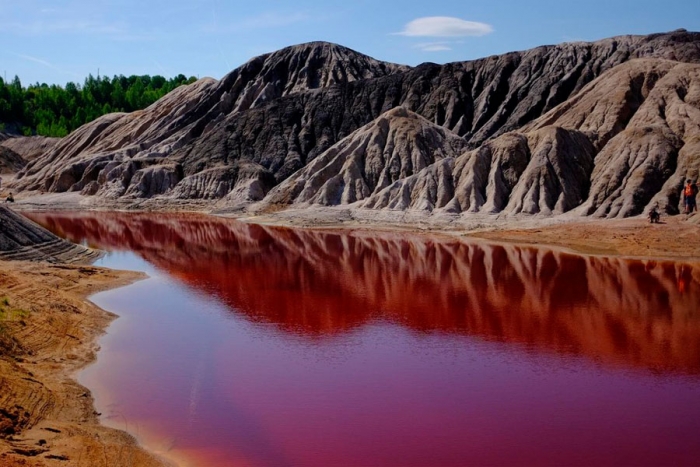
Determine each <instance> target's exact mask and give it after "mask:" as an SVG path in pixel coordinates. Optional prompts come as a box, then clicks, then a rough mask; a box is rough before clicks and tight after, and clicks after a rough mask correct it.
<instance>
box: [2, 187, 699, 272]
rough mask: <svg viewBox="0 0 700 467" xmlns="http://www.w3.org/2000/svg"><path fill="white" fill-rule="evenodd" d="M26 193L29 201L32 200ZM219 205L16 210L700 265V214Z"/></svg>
mask: <svg viewBox="0 0 700 467" xmlns="http://www.w3.org/2000/svg"><path fill="white" fill-rule="evenodd" d="M27 195H29V196H27ZM217 204H218V203H217V202H214V201H203V200H200V201H178V200H169V199H162V198H151V199H144V200H137V201H133V200H123V201H116V200H104V199H96V198H93V197H86V196H83V195H80V194H79V193H60V194H55V193H51V194H43V195H38V194H35V193H29V194H23V195H22V196H21V199H18V201H17V203H16V204H15V205H14V206H13V208H14V209H15V210H17V211H39V212H47V211H63V212H66V211H75V212H79V211H98V212H99V211H123V212H134V213H137V212H138V213H148V212H154V213H161V212H166V213H173V214H175V213H179V214H188V213H190V214H199V215H210V216H215V217H223V218H231V219H236V220H238V221H240V222H247V223H253V224H261V225H269V226H279V227H289V228H302V229H313V230H341V231H348V230H364V231H367V232H369V233H370V234H371V232H378V231H388V232H411V233H416V234H426V235H437V236H445V237H452V238H470V239H475V240H476V239H483V240H489V241H495V242H503V243H517V244H520V245H524V246H532V247H549V248H556V249H564V250H566V251H568V252H571V253H574V254H581V255H594V256H617V257H624V258H629V259H643V260H649V259H653V260H671V261H673V260H680V259H682V260H687V261H700V213H695V214H694V215H692V216H687V215H684V214H679V215H674V216H670V215H662V218H661V223H659V224H650V223H649V222H648V220H647V219H646V217H645V216H636V217H628V218H624V219H602V218H591V217H587V216H580V215H577V214H575V213H566V214H560V215H557V216H539V215H538V216H533V215H517V216H505V215H502V214H481V213H473V214H463V215H452V214H447V213H425V212H422V211H421V212H417V211H371V210H363V209H357V208H351V207H339V206H334V207H323V206H306V207H298V208H293V207H289V208H287V209H284V210H277V211H272V212H270V211H268V212H265V211H260V210H258V211H256V210H255V205H252V206H251V209H250V210H243V209H236V210H229V209H225V208H224V207H222V206H217Z"/></svg>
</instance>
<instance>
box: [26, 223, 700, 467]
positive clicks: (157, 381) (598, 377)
mask: <svg viewBox="0 0 700 467" xmlns="http://www.w3.org/2000/svg"><path fill="white" fill-rule="evenodd" d="M31 217H32V218H33V219H35V220H37V221H39V222H41V223H42V224H43V225H45V226H47V227H48V228H50V229H51V230H53V231H55V232H57V233H59V234H61V235H63V236H65V237H67V238H70V239H72V240H74V241H79V242H81V241H82V242H87V243H89V244H91V245H94V246H97V247H100V248H103V249H105V250H107V251H110V252H111V253H110V254H108V255H107V256H106V257H105V258H104V259H103V260H102V261H101V264H103V265H107V266H110V267H121V268H132V269H141V270H145V271H147V272H148V273H149V274H150V275H151V278H150V279H148V280H145V281H142V282H138V283H136V284H134V285H131V286H129V287H126V288H122V289H118V290H113V291H109V292H105V293H101V294H98V295H96V296H94V297H93V300H94V301H95V302H96V303H98V304H99V305H100V306H102V307H104V308H106V309H109V310H112V311H114V312H116V313H118V314H119V315H120V316H121V317H120V319H118V320H117V321H115V322H114V324H113V325H112V326H111V327H110V329H109V331H108V334H107V335H106V336H105V337H104V338H103V339H102V340H101V342H100V344H101V346H102V350H101V351H100V353H99V355H98V361H97V363H96V364H95V365H93V366H91V367H90V368H89V369H88V370H86V371H85V372H84V373H83V374H82V375H81V382H83V384H86V385H87V386H88V387H89V388H90V389H91V390H92V391H93V392H94V393H95V395H96V404H97V408H98V411H100V412H102V413H103V414H104V421H105V423H108V424H110V425H112V426H116V427H119V428H125V429H127V430H128V431H130V432H132V433H133V434H134V435H136V436H137V437H138V438H139V439H140V440H141V441H142V442H143V443H144V444H145V445H146V446H147V447H148V448H150V449H152V450H155V451H157V452H159V453H161V454H163V455H166V456H168V457H171V458H174V459H177V460H179V461H182V462H183V463H187V465H201V466H229V465H232V466H239V465H240V466H248V465H250V466H398V465H400V466H404V465H405V466H438V465H439V466H450V465H454V466H462V465H700V442H699V441H700V309H699V308H700V307H698V303H700V266H699V265H697V264H682V263H671V262H652V261H644V262H642V261H630V260H622V259H615V258H590V257H579V256H575V255H570V254H564V253H559V252H553V251H548V250H537V249H531V248H521V247H517V246H497V245H488V244H480V243H469V242H464V241H459V240H451V239H438V238H429V237H421V236H413V235H406V234H395V233H393V234H392V233H386V234H377V233H362V232H350V233H338V232H313V231H301V230H290V229H280V228H271V227H262V226H256V225H247V224H242V223H238V222H236V221H232V220H223V219H215V218H210V217H203V216H183V215H179V216H178V215H163V214H157V215H153V214H123V213H122V214H117V213H91V214H70V213H68V214H32V215H31Z"/></svg>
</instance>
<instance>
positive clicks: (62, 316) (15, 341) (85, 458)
mask: <svg viewBox="0 0 700 467" xmlns="http://www.w3.org/2000/svg"><path fill="white" fill-rule="evenodd" d="M141 277H142V275H141V274H140V273H135V272H123V271H112V270H107V269H102V268H95V267H90V266H66V265H49V264H47V263H30V262H19V261H0V465H2V466H7V467H9V466H67V465H70V466H78V467H79V466H84V467H97V466H105V467H112V466H117V467H118V466H144V467H147V466H157V465H164V464H163V462H162V461H160V460H158V459H156V458H155V457H154V456H153V455H151V454H149V453H147V452H146V451H144V450H143V449H142V448H140V447H139V446H138V445H137V444H136V441H135V440H134V439H133V438H132V437H131V436H130V435H128V434H126V433H124V432H122V431H118V430H113V429H110V428H106V427H104V426H101V425H100V424H99V420H98V414H97V413H95V411H94V407H93V399H92V396H91V395H90V393H89V392H88V391H87V389H86V388H84V387H83V386H81V385H79V384H78V383H77V382H76V381H75V379H74V378H75V375H76V373H77V372H78V370H79V369H81V368H82V367H84V366H85V365H87V364H88V363H90V362H92V361H93V360H94V359H95V353H96V351H97V345H96V339H97V337H98V336H99V335H100V334H102V333H103V332H104V330H105V328H106V327H107V325H108V324H109V323H110V322H111V321H112V320H113V319H114V318H115V315H113V314H111V313H108V312H106V311H104V310H101V309H100V308H98V307H96V306H94V305H93V304H91V303H90V302H88V301H87V300H86V299H85V297H86V296H87V295H90V294H93V293H95V292H97V291H99V290H102V289H106V288H111V287H116V286H119V285H125V284H127V283H129V282H132V281H134V280H138V279H140V278H141Z"/></svg>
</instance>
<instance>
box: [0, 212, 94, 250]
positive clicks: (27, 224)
mask: <svg viewBox="0 0 700 467" xmlns="http://www.w3.org/2000/svg"><path fill="white" fill-rule="evenodd" d="M97 254H98V253H97V252H96V251H95V250H92V249H90V248H85V247H83V246H80V245H75V244H73V243H70V242H68V241H65V240H63V239H61V238H59V237H57V236H56V235H54V234H52V233H51V232H49V231H48V230H46V229H44V228H42V227H40V226H38V225H37V224H35V223H34V222H32V221H30V220H29V219H26V218H25V217H23V216H21V215H19V214H17V213H15V212H14V211H12V210H11V209H9V208H7V207H5V206H0V259H4V260H30V261H50V262H68V263H73V262H89V261H91V260H93V259H95V258H96V257H97Z"/></svg>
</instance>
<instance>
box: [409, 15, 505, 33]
mask: <svg viewBox="0 0 700 467" xmlns="http://www.w3.org/2000/svg"><path fill="white" fill-rule="evenodd" d="M492 32H493V27H492V26H491V25H490V24H486V23H478V22H476V21H465V20H463V19H459V18H453V17H450V16H427V17H425V18H418V19H414V20H413V21H411V22H410V23H408V24H406V26H404V29H403V31H401V32H397V33H396V34H398V35H400V36H410V37H464V36H485V35H486V34H490V33H492Z"/></svg>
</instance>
